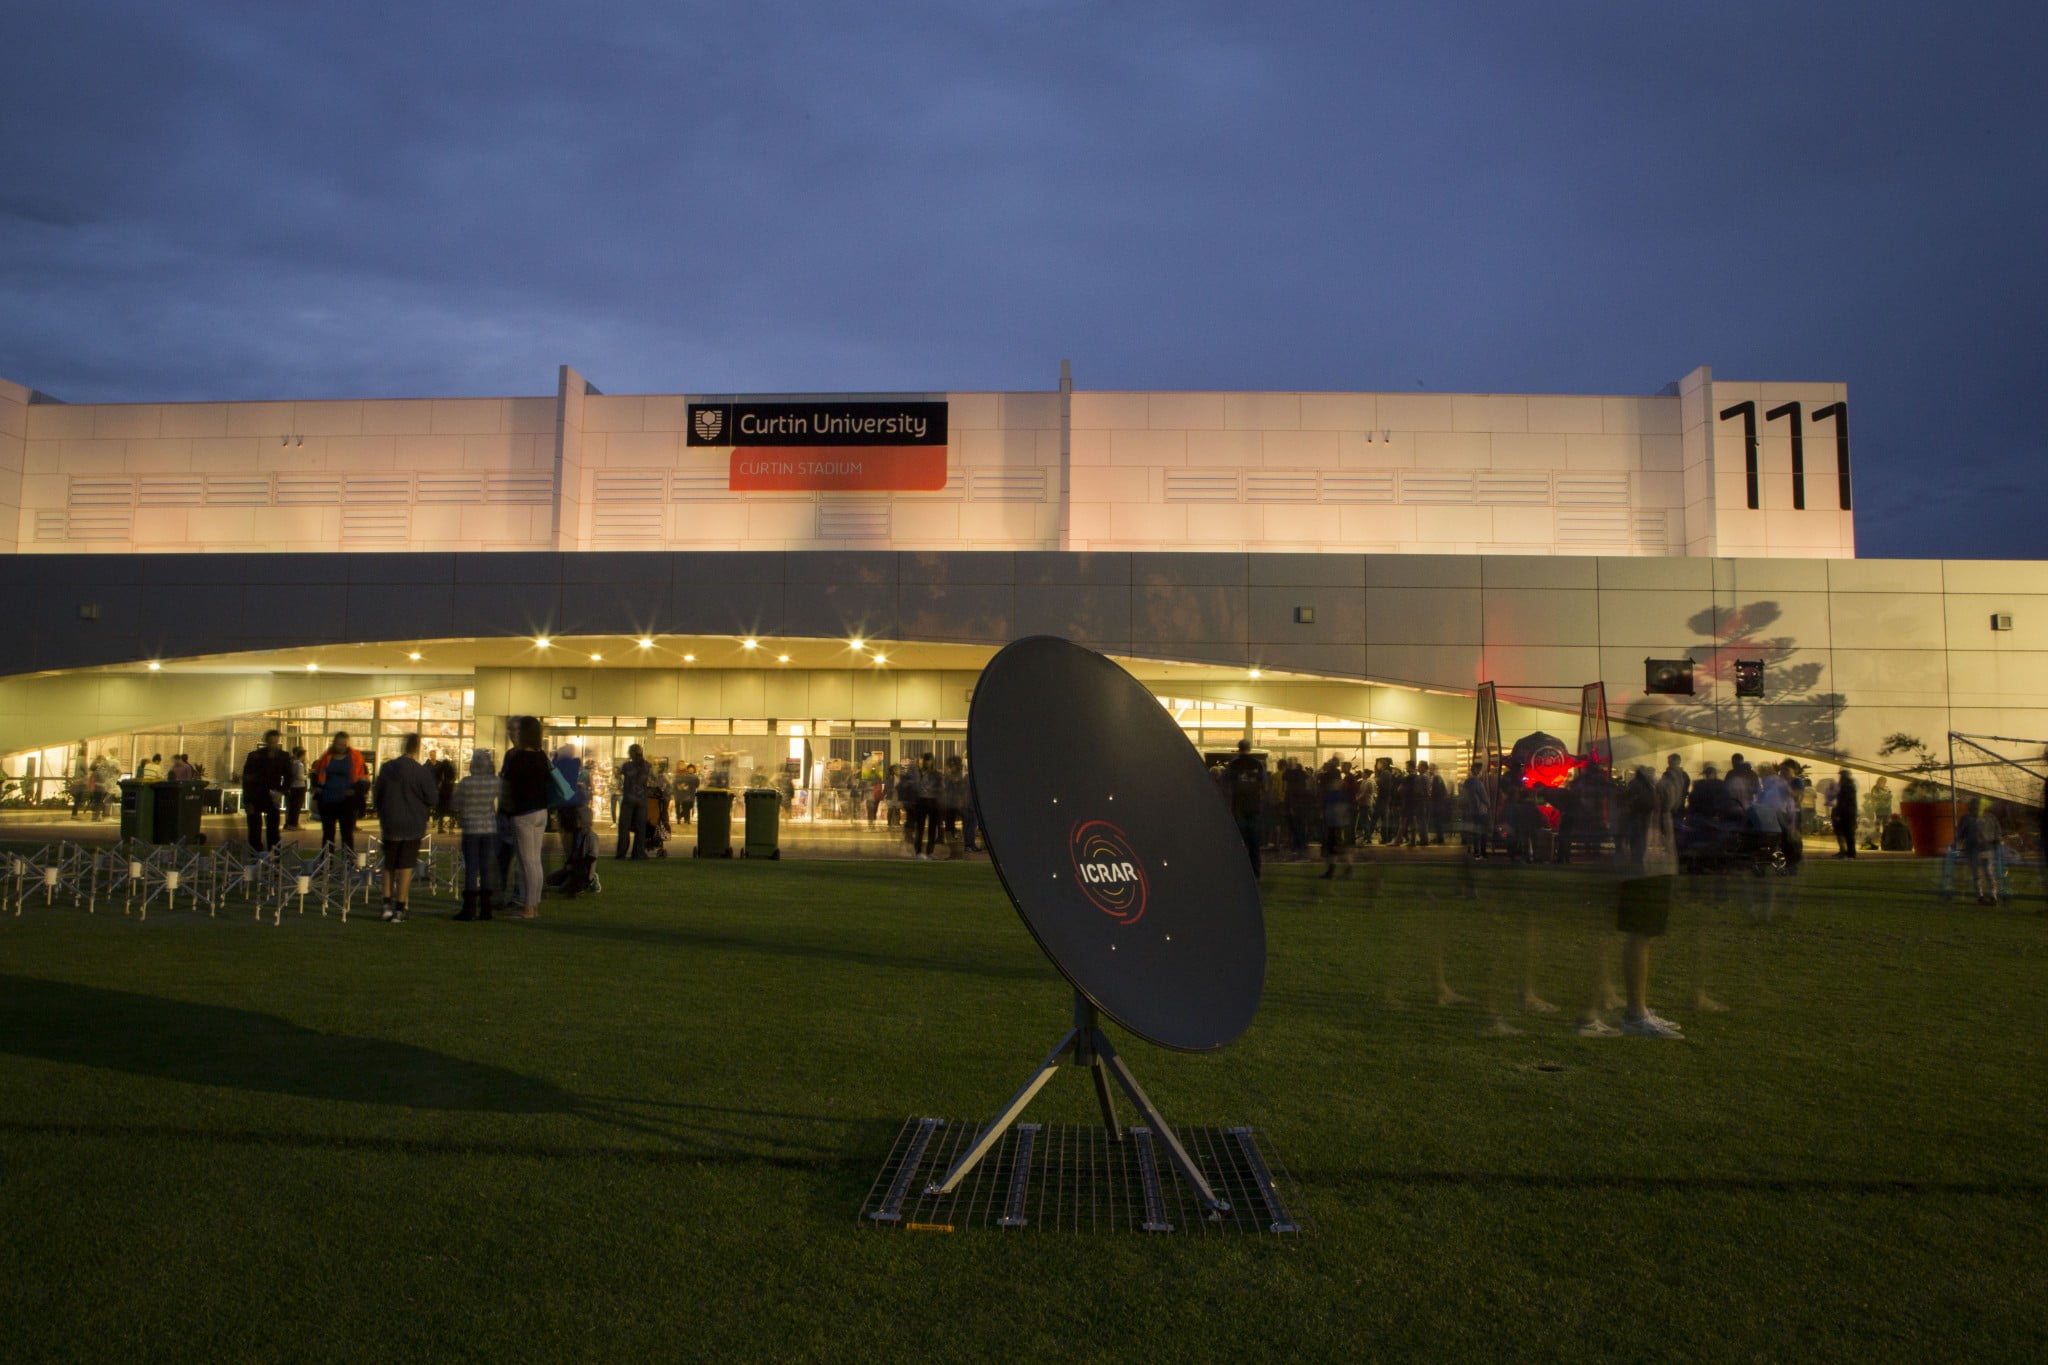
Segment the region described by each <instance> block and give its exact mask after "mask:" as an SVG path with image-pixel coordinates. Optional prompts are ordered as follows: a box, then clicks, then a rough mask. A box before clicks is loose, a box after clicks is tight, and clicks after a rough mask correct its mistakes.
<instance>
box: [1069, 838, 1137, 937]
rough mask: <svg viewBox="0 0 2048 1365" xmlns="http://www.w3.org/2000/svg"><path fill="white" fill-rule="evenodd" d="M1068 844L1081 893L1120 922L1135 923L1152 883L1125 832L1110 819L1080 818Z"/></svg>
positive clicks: (1096, 906)
mask: <svg viewBox="0 0 2048 1365" xmlns="http://www.w3.org/2000/svg"><path fill="white" fill-rule="evenodd" d="M1067 845H1068V851H1069V852H1070V853H1072V855H1073V858H1074V884H1075V885H1076V886H1079V887H1080V888H1081V894H1082V895H1084V896H1086V897H1087V898H1088V899H1089V900H1090V901H1091V902H1093V903H1094V906H1095V908H1096V909H1097V910H1100V911H1101V912H1102V913H1103V914H1105V915H1108V916H1109V917H1110V918H1112V919H1114V920H1116V921H1117V922H1118V923H1119V924H1136V923H1137V922H1138V919H1139V917H1140V916H1142V915H1143V914H1144V913H1145V897H1146V894H1147V892H1148V891H1149V889H1150V885H1149V883H1148V882H1147V880H1146V878H1145V863H1144V860H1143V859H1141V858H1140V857H1139V856H1138V853H1137V850H1136V849H1133V848H1132V847H1131V841H1130V840H1129V839H1128V838H1126V837H1125V836H1124V832H1123V831H1122V830H1120V829H1118V828H1117V827H1116V826H1115V825H1112V824H1111V823H1109V821H1107V820H1078V821H1076V822H1075V823H1074V828H1073V831H1072V832H1071V833H1070V834H1069V835H1068V839H1067Z"/></svg>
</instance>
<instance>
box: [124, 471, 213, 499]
mask: <svg viewBox="0 0 2048 1365" xmlns="http://www.w3.org/2000/svg"><path fill="white" fill-rule="evenodd" d="M205 501H206V480H204V479H202V478H200V477H199V476H198V475H196V474H190V475H186V476H183V477H179V478H167V477H157V478H141V479H137V480H136V481H135V502H136V505H137V506H139V507H197V506H199V505H200V504H201V503H203V502H205Z"/></svg>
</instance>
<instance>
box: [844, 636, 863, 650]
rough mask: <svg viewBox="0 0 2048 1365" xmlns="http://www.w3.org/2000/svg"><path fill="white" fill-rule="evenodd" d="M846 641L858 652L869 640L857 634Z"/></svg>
mask: <svg viewBox="0 0 2048 1365" xmlns="http://www.w3.org/2000/svg"><path fill="white" fill-rule="evenodd" d="M846 643H847V644H848V645H850V646H852V648H853V651H854V653H856V654H858V653H859V652H860V647H861V646H862V645H864V644H866V643H867V641H866V640H863V639H861V638H860V637H859V636H858V635H856V636H854V637H853V638H852V639H851V640H848V641H847V642H846Z"/></svg>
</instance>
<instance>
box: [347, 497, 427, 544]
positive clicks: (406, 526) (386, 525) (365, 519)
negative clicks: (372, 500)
mask: <svg viewBox="0 0 2048 1365" xmlns="http://www.w3.org/2000/svg"><path fill="white" fill-rule="evenodd" d="M411 535H412V512H411V510H410V509H409V508H407V507H404V506H402V505H401V506H397V507H381V506H371V507H344V508H343V509H342V512H341V538H342V539H343V540H406V539H409V538H410V537H411Z"/></svg>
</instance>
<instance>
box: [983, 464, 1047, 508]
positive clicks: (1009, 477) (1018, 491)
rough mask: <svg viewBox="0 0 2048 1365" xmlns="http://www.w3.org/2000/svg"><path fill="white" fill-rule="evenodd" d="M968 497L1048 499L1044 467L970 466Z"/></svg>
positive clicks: (1005, 499) (1016, 499)
mask: <svg viewBox="0 0 2048 1365" xmlns="http://www.w3.org/2000/svg"><path fill="white" fill-rule="evenodd" d="M967 497H968V500H969V501H971V502H1044V501H1045V471H1044V470H1043V469H970V470H968V471H967Z"/></svg>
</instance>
